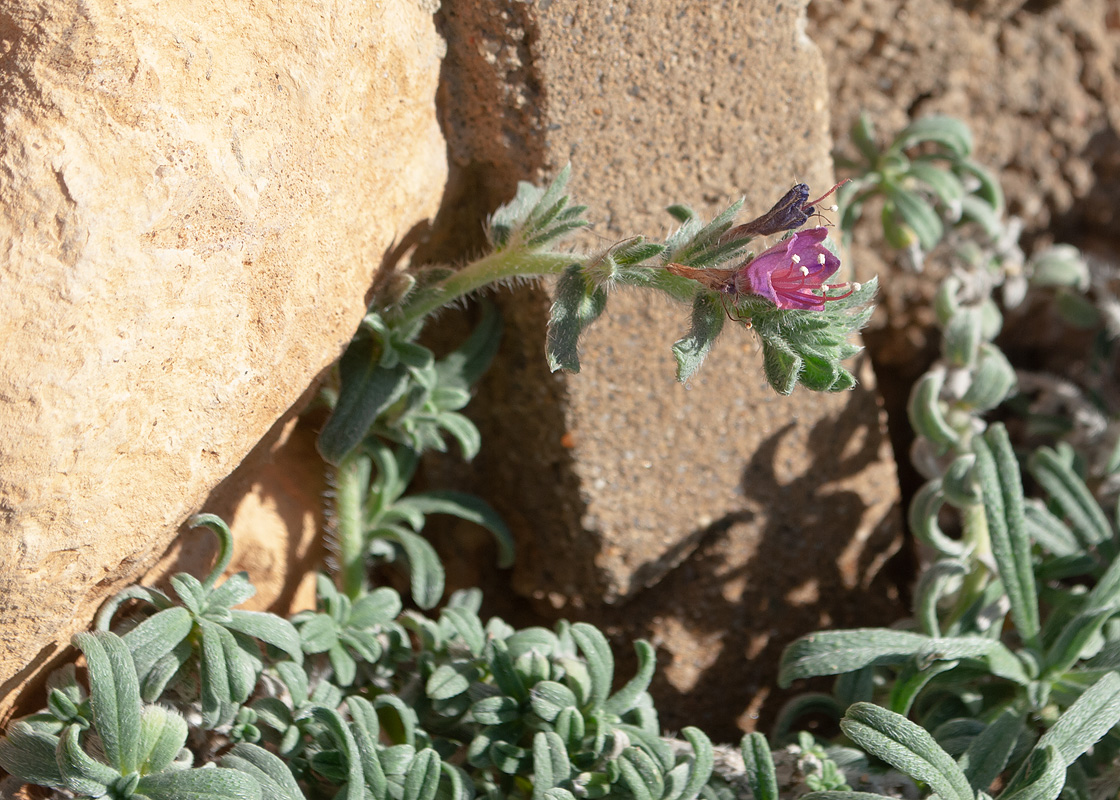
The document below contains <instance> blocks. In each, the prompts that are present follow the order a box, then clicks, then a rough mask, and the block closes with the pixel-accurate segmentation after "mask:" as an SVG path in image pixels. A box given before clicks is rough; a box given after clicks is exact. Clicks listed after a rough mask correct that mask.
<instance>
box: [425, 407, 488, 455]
mask: <svg viewBox="0 0 1120 800" xmlns="http://www.w3.org/2000/svg"><path fill="white" fill-rule="evenodd" d="M436 423H437V424H438V425H439V426H440V427H441V428H443V429H444V430H445V431H447V432H448V433H450V434H451V437H452V438H453V439H454V440H455V441H456V442H458V443H459V450H460V451H461V452H462V454H463V460H464V461H471V460H472V459H474V457H475V456H477V455H478V451H479V450H480V449H482V434H481V433H479V432H478V428H477V427H475V424H474V423H473V422H471V421H470V419H468V418H467V417H465V416H463V415H462V414H460V413H458V412H457V411H444V412H443V413H442V414H440V415H439V416H438V417H437V418H436Z"/></svg>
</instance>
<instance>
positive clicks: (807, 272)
mask: <svg viewBox="0 0 1120 800" xmlns="http://www.w3.org/2000/svg"><path fill="white" fill-rule="evenodd" d="M801 274H802V275H805V276H808V275H809V268H808V267H802V268H801Z"/></svg>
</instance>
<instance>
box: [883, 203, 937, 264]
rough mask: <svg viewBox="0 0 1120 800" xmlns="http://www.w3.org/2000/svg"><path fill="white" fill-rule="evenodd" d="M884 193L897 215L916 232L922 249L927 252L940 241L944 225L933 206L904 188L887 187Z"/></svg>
mask: <svg viewBox="0 0 1120 800" xmlns="http://www.w3.org/2000/svg"><path fill="white" fill-rule="evenodd" d="M886 194H887V198H888V200H889V201H890V202H891V203H892V204H893V207H894V211H895V213H896V214H897V215H898V217H899V218H901V219H902V220H903V221H904V222H905V223H906V224H907V225H909V226H910V228H911V229H913V231H914V233H915V234H917V236H918V241H919V242H920V243H921V245H922V250H924V251H925V252H927V253H928V252H929V251H930V250H932V249H933V248H935V247H936V246H937V243H938V242H940V241H941V236H942V234H943V233H944V231H945V226H944V225H943V224H942V222H941V217H939V216H938V215H937V212H936V211H934V209H933V206H931V205H930V204H929V203H928V202H927V201H926V200H925V199H923V198H922V197H921V196H920V195H918V194H917V193H916V192H911V191H908V190H906V189H897V188H894V187H888V188H887V192H886Z"/></svg>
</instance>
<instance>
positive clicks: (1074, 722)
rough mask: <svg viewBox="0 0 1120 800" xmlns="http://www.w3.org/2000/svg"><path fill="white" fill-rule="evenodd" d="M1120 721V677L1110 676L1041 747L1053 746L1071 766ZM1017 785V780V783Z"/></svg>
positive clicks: (1089, 691) (1070, 711) (1069, 711)
mask: <svg viewBox="0 0 1120 800" xmlns="http://www.w3.org/2000/svg"><path fill="white" fill-rule="evenodd" d="M1118 722H1120V675H1118V674H1116V673H1114V672H1113V673H1108V674H1107V675H1105V676H1104V677H1103V678H1101V679H1100V680H1099V681H1097V682H1096V683H1094V684H1093V685H1092V686H1091V687H1089V688H1088V689H1087V690H1086V691H1085V692H1084V693H1083V694H1082V695H1081V697H1079V698H1077V702H1075V703H1074V704H1073V705H1072V706H1070V707H1069V708H1068V709H1066V712H1065V713H1064V714H1062V716H1061V717H1060V718H1059V719H1058V721H1057V722H1055V723H1054V725H1053V727H1051V728H1050V730H1048V731H1047V732H1046V733H1044V734H1043V735H1042V738H1041V739H1039V740H1038V745H1037V746H1036V747H1037V748H1041V747H1045V746H1046V745H1053V746H1054V747H1056V748H1057V750H1058V752H1059V753H1060V754H1061V758H1062V760H1063V761H1064V762H1065V766H1069V765H1070V764H1072V763H1073V762H1074V761H1076V760H1077V759H1078V758H1080V757H1081V755H1082V754H1083V753H1084V752H1085V751H1086V750H1088V749H1089V748H1090V747H1092V746H1093V745H1094V744H1096V742H1097V741H1098V740H1099V739H1100V738H1101V737H1102V736H1104V735H1105V734H1106V733H1107V732H1108V731H1109V730H1110V729H1111V728H1112V727H1113V726H1114V725H1116V723H1118ZM1013 782H1014V781H1013Z"/></svg>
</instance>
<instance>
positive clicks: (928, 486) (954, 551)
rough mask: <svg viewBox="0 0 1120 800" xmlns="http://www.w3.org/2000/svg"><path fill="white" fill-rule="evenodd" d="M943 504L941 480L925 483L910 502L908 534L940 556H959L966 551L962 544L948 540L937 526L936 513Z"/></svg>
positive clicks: (954, 540)
mask: <svg viewBox="0 0 1120 800" xmlns="http://www.w3.org/2000/svg"><path fill="white" fill-rule="evenodd" d="M944 504H945V494H944V492H943V491H942V488H941V480H940V479H938V480H932V481H928V482H927V483H925V484H924V485H923V486H922V488H921V489H919V490H918V493H917V494H916V495H915V496H914V499H913V500H912V501H911V502H910V511H909V513H908V514H907V521H908V522H909V525H910V532H911V533H912V534H914V537H915V538H916V539H917V540H918V541H919V542H921V543H922V544H925V545H928V546H930V547H932V548H933V549H934V550H936V551H937V552H938V553H940V554H941V555H942V556H948V557H957V556H961V555H963V554H964V552H965V550H966V547H965V545H964V543H963V542H961V541H959V540H956V539H950V538H949V537H948V536H946V535H945V534H944V533H943V532H942V530H941V526H940V525H938V524H937V515H938V512H939V511H940V510H941V507H942V506H943V505H944Z"/></svg>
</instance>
